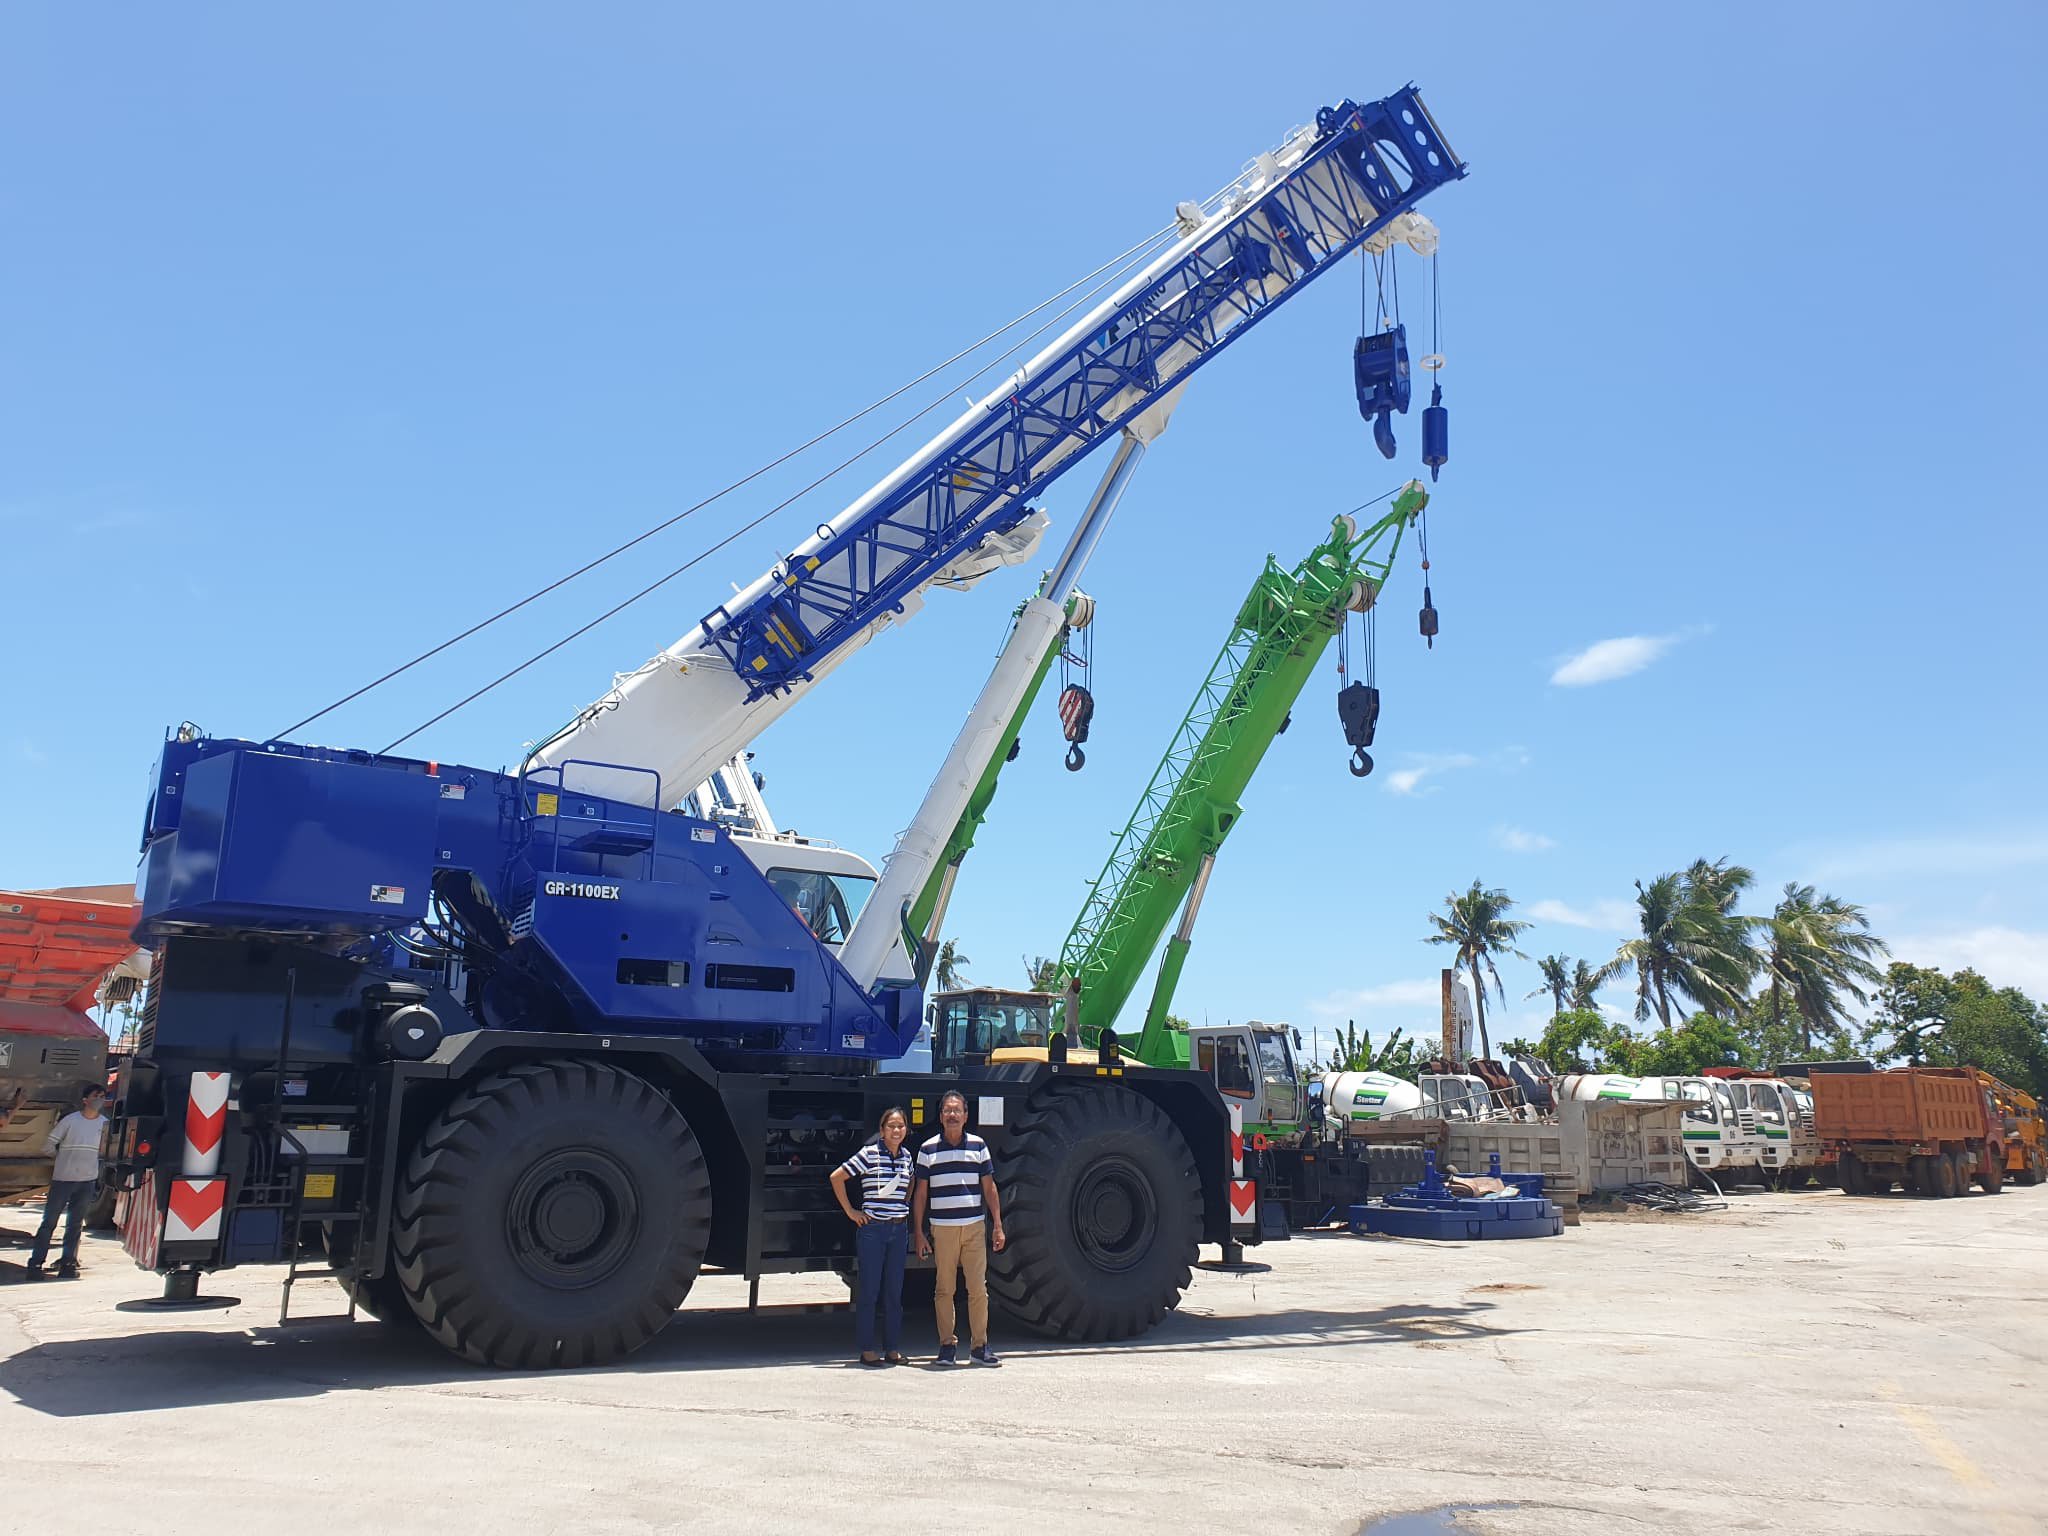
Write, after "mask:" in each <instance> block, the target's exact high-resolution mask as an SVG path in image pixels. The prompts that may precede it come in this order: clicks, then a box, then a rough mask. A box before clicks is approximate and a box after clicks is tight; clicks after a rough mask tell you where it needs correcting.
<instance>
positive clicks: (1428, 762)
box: [1384, 752, 1479, 795]
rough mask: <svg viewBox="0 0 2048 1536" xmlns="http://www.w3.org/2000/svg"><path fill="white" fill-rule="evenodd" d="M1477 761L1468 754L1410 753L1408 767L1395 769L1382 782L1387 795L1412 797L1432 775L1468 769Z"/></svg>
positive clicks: (1407, 760)
mask: <svg viewBox="0 0 2048 1536" xmlns="http://www.w3.org/2000/svg"><path fill="white" fill-rule="evenodd" d="M1478 761H1479V759H1478V758H1476V757H1474V756H1473V755H1472V754H1471V753H1469V752H1411V753H1409V754H1408V755H1407V758H1406V762H1407V764H1408V766H1407V767H1405V768H1397V769H1395V770H1394V771H1393V772H1392V773H1390V774H1388V775H1387V776H1386V779H1385V781H1384V782H1385V784H1386V786H1387V792H1388V793H1389V794H1395V795H1412V794H1415V793H1417V792H1418V791H1420V790H1421V789H1422V788H1423V781H1424V780H1425V779H1428V778H1430V777H1431V776H1432V775H1435V774H1440V773H1448V772H1450V771H1451V770H1452V769H1454V768H1470V767H1471V766H1472V765H1473V764H1474V763H1476V762H1478ZM1432 787H1433V786H1432Z"/></svg>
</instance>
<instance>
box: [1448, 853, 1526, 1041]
mask: <svg viewBox="0 0 2048 1536" xmlns="http://www.w3.org/2000/svg"><path fill="white" fill-rule="evenodd" d="M1514 905H1515V903H1514V899H1513V898H1512V897H1510V896H1509V895H1508V893H1507V892H1506V891H1502V890H1488V889H1487V888H1486V887H1485V886H1484V885H1482V884H1481V883H1480V882H1479V881H1477V880H1474V881H1473V882H1472V888H1471V889H1470V890H1468V891H1462V892H1461V891H1453V892H1451V894H1450V895H1448V896H1446V897H1445V898H1444V910H1443V911H1442V912H1432V913H1430V914H1429V920H1430V922H1431V923H1432V924H1434V925H1435V927H1436V932H1435V933H1432V934H1430V935H1429V936H1428V942H1430V943H1431V944H1448V945H1450V946H1451V948H1452V950H1453V951H1454V952H1455V954H1456V961H1457V963H1458V964H1461V965H1463V966H1464V967H1465V968H1466V969H1467V970H1468V971H1469V972H1470V973H1471V976H1472V1005H1473V1022H1474V1023H1476V1024H1477V1025H1478V1026H1479V1054H1480V1055H1481V1056H1491V1055H1492V1054H1493V1046H1492V1043H1491V1042H1490V1041H1489V1040H1488V1039H1487V1037H1486V979H1487V977H1489V976H1490V977H1492V978H1493V990H1494V992H1495V994H1496V995H1497V996H1498V997H1499V998H1500V1000H1501V1001H1502V1002H1503V1003H1505V1002H1506V1001H1507V996H1508V994H1507V989H1506V988H1505V987H1503V986H1502V985H1501V980H1500V972H1499V971H1498V970H1497V969H1495V967H1494V963H1493V961H1494V957H1495V956H1496V955H1513V956H1514V957H1515V958H1516V959H1518V960H1526V959H1528V958H1529V957H1528V956H1527V955H1525V954H1523V953H1522V952H1521V951H1520V950H1519V949H1516V948H1515V940H1516V939H1517V938H1519V937H1520V936H1521V935H1522V933H1523V931H1524V930H1526V929H1527V928H1528V927H1529V925H1528V924H1527V923H1525V922H1522V921H1521V920H1519V919H1517V918H1512V917H1509V916H1508V913H1509V912H1510V911H1512V910H1513V909H1514ZM1482 967H1484V970H1483V971H1482V969H1481V968H1482Z"/></svg>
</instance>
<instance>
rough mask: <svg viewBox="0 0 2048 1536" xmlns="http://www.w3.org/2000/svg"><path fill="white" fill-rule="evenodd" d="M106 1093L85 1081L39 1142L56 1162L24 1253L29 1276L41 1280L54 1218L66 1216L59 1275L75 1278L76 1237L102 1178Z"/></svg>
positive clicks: (53, 1229) (53, 1227)
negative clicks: (102, 1112)
mask: <svg viewBox="0 0 2048 1536" xmlns="http://www.w3.org/2000/svg"><path fill="white" fill-rule="evenodd" d="M106 1099H107V1090H106V1089H105V1088H104V1087H102V1086H101V1085H100V1084H98V1083H87V1084H86V1085H85V1091H84V1093H82V1094H81V1095H79V1104H78V1108H77V1109H76V1110H74V1111H73V1112H72V1113H70V1114H68V1115H66V1116H65V1117H64V1118H63V1119H62V1120H59V1121H58V1122H57V1124H56V1127H55V1129H53V1130H52V1131H51V1132H50V1139H49V1140H48V1141H46V1142H44V1143H43V1150H44V1151H45V1152H50V1153H54V1154H55V1155H56V1158H57V1164H56V1166H55V1167H54V1168H52V1169H51V1170H50V1195H49V1198H48V1199H47V1200H45V1201H44V1202H43V1224H42V1225H41V1226H40V1227H37V1228H36V1242H35V1246H34V1247H33V1248H31V1249H30V1250H29V1254H28V1277H29V1279H31V1280H40V1279H42V1278H43V1260H44V1259H46V1258H48V1257H49V1254H50V1237H51V1234H52V1233H54V1232H55V1231H56V1230H57V1218H58V1217H59V1216H63V1217H65V1218H66V1219H65V1222H64V1256H63V1257H62V1258H61V1259H59V1260H58V1261H57V1273H58V1274H59V1275H60V1276H62V1277H63V1278H64V1279H66V1280H75V1279H77V1278H78V1234H79V1229H80V1228H81V1227H83V1226H84V1225H85V1210H86V1207H87V1206H89V1205H91V1204H92V1194H93V1190H94V1189H95V1188H97V1187H98V1185H99V1180H100V1145H101V1143H102V1142H104V1141H105V1140H106V1135H107V1122H106V1120H105V1119H104V1118H102V1117H101V1115H100V1108H101V1106H102V1105H104V1104H105V1103H106Z"/></svg>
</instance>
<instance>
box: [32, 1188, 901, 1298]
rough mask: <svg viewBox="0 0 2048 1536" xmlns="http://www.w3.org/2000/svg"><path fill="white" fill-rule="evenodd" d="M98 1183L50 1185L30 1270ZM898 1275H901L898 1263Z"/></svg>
mask: <svg viewBox="0 0 2048 1536" xmlns="http://www.w3.org/2000/svg"><path fill="white" fill-rule="evenodd" d="M96 1188H98V1185H97V1184H96V1183H95V1182H94V1181H93V1180H91V1179H66V1180H64V1181H63V1182H62V1183H58V1184H52V1185H51V1186H50V1194H49V1197H48V1198H47V1199H45V1200H44V1201H43V1224H42V1225H41V1226H39V1227H37V1228H36V1245H35V1246H34V1247H33V1248H31V1249H29V1251H28V1262H29V1267H30V1268H31V1269H35V1268H39V1267H40V1266H41V1265H42V1262H43V1260H44V1259H46V1258H48V1257H49V1254H50V1238H51V1236H52V1234H54V1233H55V1232H56V1230H57V1218H58V1217H59V1216H66V1217H68V1218H69V1220H67V1221H66V1222H65V1223H64V1259H63V1262H64V1263H66V1264H76V1263H77V1262H78V1233H79V1229H80V1228H82V1227H83V1226H84V1225H85V1208H86V1207H87V1206H89V1205H91V1204H92V1194H93V1191H94V1190H95V1189H96ZM897 1274H898V1275H899V1276H900V1275H901V1274H902V1269H901V1267H900V1266H899V1267H898V1269H897Z"/></svg>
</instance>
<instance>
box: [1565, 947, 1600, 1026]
mask: <svg viewBox="0 0 2048 1536" xmlns="http://www.w3.org/2000/svg"><path fill="white" fill-rule="evenodd" d="M1599 990H1600V973H1599V971H1597V970H1596V969H1594V968H1593V967H1592V966H1590V965H1588V964H1586V962H1585V961H1583V960H1574V961H1573V962H1572V985H1571V1000H1572V1002H1571V1005H1572V1007H1573V1008H1574V1009H1577V1010H1578V1011H1580V1012H1590V1013H1598V1012H1599V1011H1600V1005H1599V1004H1598V1003H1596V1002H1594V1001H1593V994H1594V993H1595V992H1598V991H1599Z"/></svg>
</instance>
